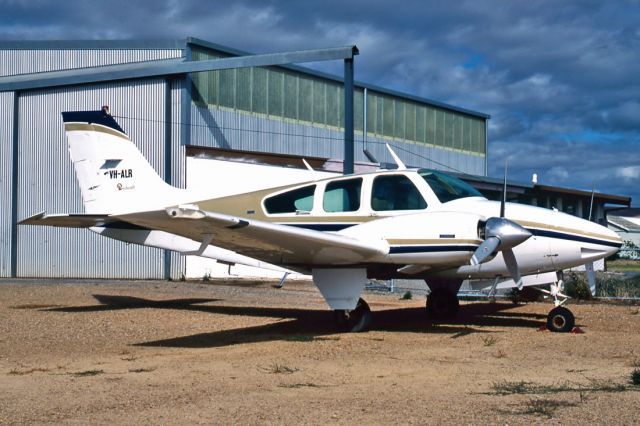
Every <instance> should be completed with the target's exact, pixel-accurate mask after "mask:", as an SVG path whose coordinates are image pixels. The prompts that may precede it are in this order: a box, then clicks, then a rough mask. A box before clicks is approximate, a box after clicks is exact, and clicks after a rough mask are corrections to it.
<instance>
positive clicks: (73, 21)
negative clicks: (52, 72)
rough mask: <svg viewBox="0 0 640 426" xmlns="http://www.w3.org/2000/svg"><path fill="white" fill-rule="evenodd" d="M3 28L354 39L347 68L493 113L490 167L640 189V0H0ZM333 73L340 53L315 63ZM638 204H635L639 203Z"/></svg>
mask: <svg viewBox="0 0 640 426" xmlns="http://www.w3.org/2000/svg"><path fill="white" fill-rule="evenodd" d="M0 8H1V10H2V14H0V38H2V39H60V38H83V39H100V38H169V37H170V38H183V37H186V36H195V37H200V38H203V39H206V40H210V41H213V42H216V43H220V44H224V45H228V46H232V47H236V48H239V49H242V50H247V51H251V52H273V51H281V50H290V49H304V48H314V47H327V46H336V45H345V44H357V45H358V46H359V48H360V51H361V55H360V56H359V57H358V58H357V60H356V78H357V79H359V80H362V81H366V82H369V83H374V84H379V85H382V86H385V87H389V88H392V89H396V90H400V91H404V92H408V93H414V94H418V95H420V96H424V97H427V98H431V99H437V100H440V101H443V102H449V103H452V104H454V105H458V106H461V107H465V108H470V109H475V110H478V111H482V112H486V113H489V114H491V115H492V119H491V121H490V130H489V138H490V144H489V158H490V166H491V167H490V174H492V175H500V174H501V173H502V172H501V168H502V164H503V159H504V158H505V157H512V158H513V160H512V161H513V162H514V163H515V164H514V165H512V166H510V170H512V171H513V173H514V175H513V177H514V178H518V179H523V180H529V179H530V176H531V173H534V172H536V173H538V175H539V176H540V181H541V182H544V183H547V184H550V185H565V186H570V187H576V188H587V189H590V188H591V185H593V184H595V186H596V187H597V188H598V189H599V190H601V191H604V192H611V193H616V194H621V195H630V196H633V197H634V203H635V204H638V203H640V189H638V188H640V157H639V156H638V152H639V151H640V149H639V148H640V101H639V99H640V84H638V83H637V80H638V75H640V3H639V2H638V1H634V0H629V1H619V2H603V1H599V0H598V1H590V0H580V1H578V0H576V1H564V2H557V1H550V0H544V1H537V0H533V1H526V2H525V1H515V2H505V1H502V0H483V1H471V0H467V1H461V2H437V1H420V0H410V1H403V2H371V1H362V0H355V1H348V2H345V1H343V0H341V1H337V0H325V1H323V2H301V1H262V0H261V1H257V0H255V1H251V0H245V1H235V2H219V1H209V2H207V1H197V0H165V1H140V2H125V1H121V0H113V1H109V2H81V1H77V0H75V1H74V0H72V1H65V2H50V1H26V0H25V1H18V0H14V1H7V0H0ZM316 66H317V67H320V68H321V69H323V70H326V71H330V72H334V73H341V64H338V63H335V64H317V65H316V64H314V67H316ZM638 205H640V204H638Z"/></svg>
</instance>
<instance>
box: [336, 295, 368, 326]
mask: <svg viewBox="0 0 640 426" xmlns="http://www.w3.org/2000/svg"><path fill="white" fill-rule="evenodd" d="M334 314H335V319H336V323H337V324H338V328H339V329H340V330H341V331H347V332H352V333H359V332H361V331H367V330H368V329H369V325H370V324H371V309H369V305H368V304H367V302H365V301H364V300H363V299H359V300H358V304H357V305H356V308H355V309H353V310H342V309H340V310H336V311H334Z"/></svg>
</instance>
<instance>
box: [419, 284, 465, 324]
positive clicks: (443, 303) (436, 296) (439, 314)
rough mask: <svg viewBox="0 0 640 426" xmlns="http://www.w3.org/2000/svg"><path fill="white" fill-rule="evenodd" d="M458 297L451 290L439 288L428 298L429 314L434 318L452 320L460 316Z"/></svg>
mask: <svg viewBox="0 0 640 426" xmlns="http://www.w3.org/2000/svg"><path fill="white" fill-rule="evenodd" d="M459 308H460V302H459V301H458V296H457V295H456V294H455V293H453V292H452V291H450V290H447V289H443V288H437V289H434V290H433V291H431V293H429V296H428V297H427V314H428V315H429V316H431V317H433V318H452V317H455V316H456V315H457V314H458V309H459Z"/></svg>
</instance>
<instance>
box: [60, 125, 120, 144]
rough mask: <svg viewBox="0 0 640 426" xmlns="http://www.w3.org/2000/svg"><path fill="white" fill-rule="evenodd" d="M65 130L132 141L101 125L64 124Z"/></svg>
mask: <svg viewBox="0 0 640 426" xmlns="http://www.w3.org/2000/svg"><path fill="white" fill-rule="evenodd" d="M64 130H66V131H67V132H72V131H74V130H79V131H87V132H100V133H106V134H108V135H112V136H117V137H119V138H122V139H126V140H128V141H130V139H129V138H128V137H127V135H125V134H124V133H120V132H119V131H117V130H114V129H111V128H109V127H105V126H101V125H100V124H88V123H64Z"/></svg>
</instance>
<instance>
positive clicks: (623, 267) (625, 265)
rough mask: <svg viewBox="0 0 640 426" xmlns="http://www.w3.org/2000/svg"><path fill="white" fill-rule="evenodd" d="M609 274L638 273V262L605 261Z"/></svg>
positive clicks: (623, 260)
mask: <svg viewBox="0 0 640 426" xmlns="http://www.w3.org/2000/svg"><path fill="white" fill-rule="evenodd" d="M607 271H610V272H640V260H629V259H616V260H609V261H607Z"/></svg>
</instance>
